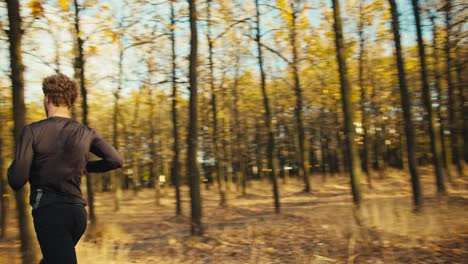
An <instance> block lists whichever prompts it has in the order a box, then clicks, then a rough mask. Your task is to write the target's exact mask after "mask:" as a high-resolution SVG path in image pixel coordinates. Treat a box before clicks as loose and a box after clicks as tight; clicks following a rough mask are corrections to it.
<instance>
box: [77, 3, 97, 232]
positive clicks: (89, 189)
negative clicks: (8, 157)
mask: <svg viewBox="0 0 468 264" xmlns="http://www.w3.org/2000/svg"><path fill="white" fill-rule="evenodd" d="M73 2H74V7H75V18H74V19H75V21H74V22H75V33H76V35H75V37H76V43H77V48H78V57H77V58H76V69H77V70H78V71H79V76H80V78H79V79H80V91H81V108H82V123H83V125H85V126H88V125H89V124H88V99H87V98H88V97H87V90H86V84H85V82H86V80H85V58H84V51H83V45H84V41H83V39H82V37H81V36H80V35H81V34H80V33H81V30H80V6H79V5H78V1H77V0H74V1H73ZM86 193H87V195H88V214H89V220H90V222H91V223H92V224H94V223H95V222H96V216H95V214H94V191H93V182H92V177H91V175H90V174H89V173H86Z"/></svg>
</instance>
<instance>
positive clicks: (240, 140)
mask: <svg viewBox="0 0 468 264" xmlns="http://www.w3.org/2000/svg"><path fill="white" fill-rule="evenodd" d="M239 45H240V43H238V42H237V47H236V48H237V52H238V53H237V54H236V72H235V76H234V84H233V86H232V98H233V101H234V102H233V104H232V112H233V116H234V124H233V125H232V127H233V128H234V137H235V144H234V148H235V150H234V151H235V153H234V154H235V156H234V157H235V158H234V163H235V166H233V167H234V169H235V174H236V178H237V182H238V186H239V185H240V186H239V187H240V189H241V192H242V194H243V195H245V194H246V187H247V175H246V174H245V164H246V163H247V162H246V160H244V158H243V155H242V153H245V151H246V148H245V137H244V133H243V132H242V131H243V129H241V123H240V119H239V94H238V90H237V89H238V86H239V75H240V66H241V65H240V54H239V51H240V49H239Z"/></svg>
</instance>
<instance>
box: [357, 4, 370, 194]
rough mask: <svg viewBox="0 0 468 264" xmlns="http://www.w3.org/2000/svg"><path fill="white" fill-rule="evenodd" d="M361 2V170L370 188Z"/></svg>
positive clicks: (360, 6)
mask: <svg viewBox="0 0 468 264" xmlns="http://www.w3.org/2000/svg"><path fill="white" fill-rule="evenodd" d="M363 12H364V10H363V0H361V1H359V26H358V30H359V88H360V90H361V125H362V138H363V139H362V141H363V144H362V169H363V171H364V173H365V174H366V179H367V184H368V186H369V187H372V182H371V174H370V171H369V162H370V150H369V145H370V142H369V136H368V134H367V125H368V124H367V113H366V102H367V97H366V87H365V85H364V60H365V58H364V44H365V43H364V41H365V40H364V18H363V16H364V14H363Z"/></svg>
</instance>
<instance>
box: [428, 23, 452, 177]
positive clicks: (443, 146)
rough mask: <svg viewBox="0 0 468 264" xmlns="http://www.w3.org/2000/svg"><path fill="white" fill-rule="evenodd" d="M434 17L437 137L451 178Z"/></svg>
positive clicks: (444, 163)
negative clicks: (442, 109)
mask: <svg viewBox="0 0 468 264" xmlns="http://www.w3.org/2000/svg"><path fill="white" fill-rule="evenodd" d="M434 20H435V17H434V16H432V17H431V22H432V47H433V57H434V67H433V71H434V78H435V89H436V92H437V101H438V103H437V105H438V107H437V118H438V119H439V125H440V126H439V131H438V132H439V137H440V143H441V151H442V153H441V154H442V161H443V163H442V164H443V166H444V170H445V173H446V175H447V178H448V179H449V181H450V179H451V169H450V168H451V166H450V159H449V155H448V152H447V144H445V136H444V130H445V123H444V117H443V115H442V111H441V108H442V104H443V99H442V89H441V84H440V82H441V77H440V72H439V54H438V48H437V37H438V35H437V28H436V24H435V22H434Z"/></svg>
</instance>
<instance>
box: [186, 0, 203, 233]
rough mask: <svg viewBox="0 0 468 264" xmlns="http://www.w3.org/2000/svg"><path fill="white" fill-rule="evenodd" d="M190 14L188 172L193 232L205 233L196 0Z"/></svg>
mask: <svg viewBox="0 0 468 264" xmlns="http://www.w3.org/2000/svg"><path fill="white" fill-rule="evenodd" d="M189 16H190V33H191V37H190V66H189V67H190V68H189V84H190V103H189V113H190V120H189V131H188V136H187V145H188V150H187V165H188V168H187V172H188V176H189V179H190V201H191V216H192V219H191V226H192V228H191V233H192V235H196V236H201V235H203V226H202V221H201V218H202V208H201V195H200V174H199V172H198V164H197V147H198V109H197V102H198V90H197V46H198V36H197V7H196V1H195V0H189Z"/></svg>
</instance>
